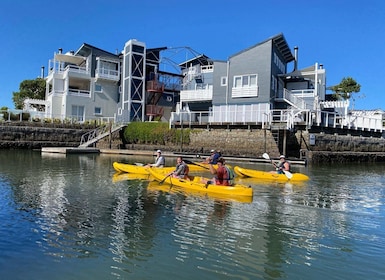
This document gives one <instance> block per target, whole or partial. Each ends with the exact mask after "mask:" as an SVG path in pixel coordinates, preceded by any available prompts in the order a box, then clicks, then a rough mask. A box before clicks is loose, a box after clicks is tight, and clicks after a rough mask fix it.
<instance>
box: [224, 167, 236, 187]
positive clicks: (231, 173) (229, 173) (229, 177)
mask: <svg viewBox="0 0 385 280" xmlns="http://www.w3.org/2000/svg"><path fill="white" fill-rule="evenodd" d="M225 168H226V171H227V179H225V180H227V181H228V182H229V185H230V186H231V185H233V184H234V177H235V174H234V171H233V170H232V169H231V168H228V167H227V166H226V165H225Z"/></svg>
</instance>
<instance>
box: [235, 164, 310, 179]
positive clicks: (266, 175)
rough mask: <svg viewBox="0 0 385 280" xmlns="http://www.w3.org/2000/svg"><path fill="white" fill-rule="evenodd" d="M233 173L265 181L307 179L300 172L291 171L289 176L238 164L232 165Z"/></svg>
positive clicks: (307, 177)
mask: <svg viewBox="0 0 385 280" xmlns="http://www.w3.org/2000/svg"><path fill="white" fill-rule="evenodd" d="M234 173H235V174H236V175H238V176H239V177H251V178H255V179H260V180H265V181H280V182H288V181H290V182H293V181H298V182H303V181H307V180H309V179H310V178H309V176H307V175H305V174H302V173H291V172H290V176H288V175H287V174H277V173H271V172H269V171H261V170H254V169H248V168H243V167H240V166H234Z"/></svg>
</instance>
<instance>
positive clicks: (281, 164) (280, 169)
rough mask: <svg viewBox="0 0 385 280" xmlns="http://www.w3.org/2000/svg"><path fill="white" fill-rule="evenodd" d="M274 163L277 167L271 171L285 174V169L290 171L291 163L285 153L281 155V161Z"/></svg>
mask: <svg viewBox="0 0 385 280" xmlns="http://www.w3.org/2000/svg"><path fill="white" fill-rule="evenodd" d="M272 163H273V165H274V167H275V171H271V173H277V174H284V172H283V171H289V172H290V163H289V162H287V161H286V158H285V156H284V155H280V156H279V162H278V163H275V162H273V161H272Z"/></svg>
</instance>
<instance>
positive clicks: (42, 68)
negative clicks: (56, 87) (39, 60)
mask: <svg viewBox="0 0 385 280" xmlns="http://www.w3.org/2000/svg"><path fill="white" fill-rule="evenodd" d="M40 78H42V79H44V66H42V67H41V72H40Z"/></svg>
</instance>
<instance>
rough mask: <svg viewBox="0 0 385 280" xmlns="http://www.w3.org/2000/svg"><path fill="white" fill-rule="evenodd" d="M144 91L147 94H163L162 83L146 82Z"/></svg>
mask: <svg viewBox="0 0 385 280" xmlns="http://www.w3.org/2000/svg"><path fill="white" fill-rule="evenodd" d="M146 90H147V91H148V92H159V93H163V92H164V83H161V82H159V81H156V80H151V81H147V83H146Z"/></svg>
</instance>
